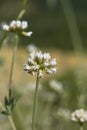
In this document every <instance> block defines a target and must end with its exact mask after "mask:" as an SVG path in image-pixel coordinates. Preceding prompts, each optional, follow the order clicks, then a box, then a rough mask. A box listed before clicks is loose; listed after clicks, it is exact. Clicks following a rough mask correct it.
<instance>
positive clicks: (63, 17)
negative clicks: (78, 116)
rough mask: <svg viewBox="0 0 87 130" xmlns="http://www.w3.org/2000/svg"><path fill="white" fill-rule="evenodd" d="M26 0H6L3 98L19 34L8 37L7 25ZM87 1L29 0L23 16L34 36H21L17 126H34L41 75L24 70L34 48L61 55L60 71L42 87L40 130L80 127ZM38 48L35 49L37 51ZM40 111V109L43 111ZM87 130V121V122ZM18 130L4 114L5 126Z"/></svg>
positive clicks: (85, 97) (2, 1)
mask: <svg viewBox="0 0 87 130" xmlns="http://www.w3.org/2000/svg"><path fill="white" fill-rule="evenodd" d="M22 8H23V0H16V1H15V0H0V25H1V26H0V46H1V50H0V99H1V101H2V103H3V102H4V101H3V100H4V96H5V95H6V94H7V90H8V88H7V86H8V81H9V73H10V65H11V58H12V51H13V43H14V38H13V35H11V34H10V36H9V37H7V38H6V39H4V31H3V30H2V24H3V23H4V22H7V23H9V22H10V21H11V20H13V19H16V18H17V16H18V14H19V12H20V11H21V9H22ZM86 16H87V1H86V0H28V3H27V6H26V13H25V14H24V16H23V18H22V20H27V21H28V23H29V27H28V30H30V31H32V32H33V35H32V36H31V37H30V38H27V37H22V36H20V40H19V44H18V50H17V54H16V60H15V66H14V73H13V88H14V95H15V96H17V97H18V102H17V105H16V108H15V110H14V112H13V115H12V116H13V119H14V123H15V125H16V127H17V130H28V129H31V117H32V107H33V106H32V105H33V96H34V90H35V77H32V76H31V75H29V74H27V73H26V72H24V71H23V64H25V62H26V59H27V57H28V55H29V52H30V51H31V49H32V48H33V49H36V48H38V49H40V50H42V51H44V52H49V53H51V55H52V57H53V58H56V59H57V64H58V65H57V67H58V72H57V74H55V75H52V76H46V75H45V76H44V78H43V79H41V82H40V86H39V92H38V106H37V117H36V118H37V119H36V122H35V127H36V130H54V129H55V130H65V129H67V130H77V129H79V126H78V124H76V123H73V122H71V120H70V113H71V112H72V111H74V110H75V109H78V108H84V109H86V110H87V53H86V50H87V43H86V42H87V36H86V34H87V17H86ZM33 49H32V51H33ZM38 113H40V114H38ZM84 127H85V129H87V125H86V124H85V125H84ZM7 129H8V130H12V128H11V125H10V123H9V121H8V119H7V118H6V117H5V116H3V115H0V130H7Z"/></svg>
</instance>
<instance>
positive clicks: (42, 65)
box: [24, 51, 56, 78]
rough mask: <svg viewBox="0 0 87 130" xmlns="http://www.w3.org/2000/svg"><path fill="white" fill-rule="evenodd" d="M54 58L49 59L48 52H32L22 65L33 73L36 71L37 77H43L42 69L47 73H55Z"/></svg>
mask: <svg viewBox="0 0 87 130" xmlns="http://www.w3.org/2000/svg"><path fill="white" fill-rule="evenodd" d="M55 66H56V59H51V56H50V54H49V53H42V52H41V51H39V52H33V53H30V55H29V58H28V60H27V63H26V64H25V65H24V70H25V71H27V72H28V73H30V74H32V75H35V73H36V72H38V77H39V78H41V77H43V71H45V72H46V73H47V74H52V73H56V67H55Z"/></svg>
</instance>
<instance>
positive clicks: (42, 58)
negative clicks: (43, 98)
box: [24, 51, 56, 130]
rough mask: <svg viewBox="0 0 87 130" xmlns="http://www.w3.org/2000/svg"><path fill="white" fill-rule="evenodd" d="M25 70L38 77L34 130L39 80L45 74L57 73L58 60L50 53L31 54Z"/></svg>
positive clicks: (33, 120)
mask: <svg viewBox="0 0 87 130" xmlns="http://www.w3.org/2000/svg"><path fill="white" fill-rule="evenodd" d="M24 70H25V71H27V72H28V73H29V74H31V75H33V76H34V75H36V88H35V94H34V104H33V112H32V130H34V127H35V112H36V104H37V93H38V86H39V85H38V84H39V79H40V78H42V77H43V72H46V73H47V74H53V73H56V59H52V58H51V56H50V54H49V53H42V52H41V51H39V52H33V53H30V55H29V57H28V59H27V62H26V64H25V65H24Z"/></svg>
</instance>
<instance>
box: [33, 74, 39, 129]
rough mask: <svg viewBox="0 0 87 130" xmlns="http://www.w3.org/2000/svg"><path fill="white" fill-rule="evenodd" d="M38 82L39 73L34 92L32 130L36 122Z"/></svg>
mask: <svg viewBox="0 0 87 130" xmlns="http://www.w3.org/2000/svg"><path fill="white" fill-rule="evenodd" d="M38 83H39V78H38V73H37V79H36V88H35V94H34V104H33V113H32V130H34V124H35V112H36V103H37V92H38Z"/></svg>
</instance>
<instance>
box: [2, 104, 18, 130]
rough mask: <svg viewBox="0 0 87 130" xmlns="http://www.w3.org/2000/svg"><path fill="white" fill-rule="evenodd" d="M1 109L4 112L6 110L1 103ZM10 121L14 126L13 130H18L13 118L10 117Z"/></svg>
mask: <svg viewBox="0 0 87 130" xmlns="http://www.w3.org/2000/svg"><path fill="white" fill-rule="evenodd" d="M0 108H1V110H2V111H3V110H5V108H4V107H3V105H2V103H1V102H0ZM8 119H9V121H10V123H11V125H12V128H13V130H16V126H15V124H14V122H13V120H12V117H11V116H8Z"/></svg>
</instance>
